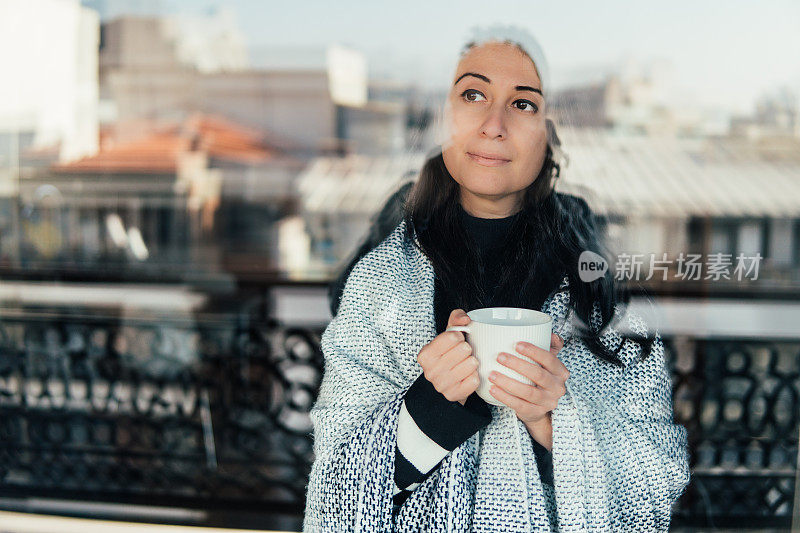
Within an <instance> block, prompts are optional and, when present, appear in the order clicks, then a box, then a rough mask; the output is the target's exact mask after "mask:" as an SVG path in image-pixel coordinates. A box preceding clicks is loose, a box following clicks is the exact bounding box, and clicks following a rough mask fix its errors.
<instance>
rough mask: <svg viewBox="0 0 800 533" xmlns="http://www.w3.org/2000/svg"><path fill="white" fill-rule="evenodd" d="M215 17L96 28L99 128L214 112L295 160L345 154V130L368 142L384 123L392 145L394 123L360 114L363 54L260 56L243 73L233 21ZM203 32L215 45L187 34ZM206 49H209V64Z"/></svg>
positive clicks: (363, 110)
mask: <svg viewBox="0 0 800 533" xmlns="http://www.w3.org/2000/svg"><path fill="white" fill-rule="evenodd" d="M223 15H224V13H223V14H220V15H218V17H219V20H220V21H219V22H216V23H215V22H214V21H215V20H216V19H201V20H199V21H198V20H191V19H177V18H158V17H133V16H122V17H119V18H116V19H113V20H110V21H108V22H106V23H104V24H103V30H102V36H103V38H102V42H101V46H100V86H101V96H102V99H103V102H102V106H103V110H104V119H105V122H108V123H116V124H117V128H119V129H122V128H124V127H126V126H125V125H126V124H128V123H130V122H135V121H136V120H137V119H142V118H145V119H149V120H176V119H181V118H183V117H185V116H187V115H188V114H189V113H192V112H195V111H200V112H207V113H214V114H218V115H222V116H225V117H227V118H229V119H231V120H234V121H236V122H238V123H240V124H243V125H246V126H249V127H254V128H258V129H261V130H265V131H270V132H274V135H275V142H276V143H277V142H282V146H283V148H284V149H287V150H289V149H291V150H294V151H295V152H296V153H298V154H300V155H302V154H309V153H314V152H318V151H331V150H334V151H341V150H344V149H345V148H344V147H343V146H341V140H342V134H343V132H344V131H346V130H349V131H353V132H354V134H356V135H358V134H362V135H364V136H365V137H366V138H369V136H370V134H372V133H374V131H375V125H376V124H387V126H379V129H380V130H381V131H383V130H385V129H387V128H388V130H390V131H391V135H390V136H389V137H390V138H394V137H396V136H397V132H396V130H397V128H396V126H394V125H393V124H395V123H396V122H397V121H398V120H399V119H396V118H395V117H394V116H392V115H393V113H388V114H387V110H386V109H385V106H383V107H381V106H378V107H380V108H379V109H377V108H376V109H373V110H370V109H369V107H364V106H365V105H366V103H367V101H366V84H367V81H366V80H367V76H366V65H365V60H364V58H363V55H362V54H360V53H359V52H356V51H354V50H350V49H347V48H345V47H342V46H330V47H328V48H326V49H323V50H319V51H317V52H318V53H317V54H312V56H313V57H311V60H309V61H306V62H305V63H301V64H295V65H293V66H288V65H284V64H277V65H276V64H270V63H269V61H266V60H265V58H264V57H260V60H259V63H260V66H259V67H258V68H249V67H248V66H247V64H246V63H245V62H244V61H243V60H242V58H241V46H240V43H239V40H238V39H237V38H232V37H230V36H229V33H230V32H229V31H228V26H229V25H230V24H232V22H231V21H230V19H228V18H225V17H224V16H223ZM204 25H205V26H211V27H215V28H217V30H218V31H216V33H213V35H215V36H216V38H215V39H214V38H212V39H207V40H203V37H202V36H203V35H205V32H198V31H196V30H197V28H198V27H199V26H204ZM231 31H232V30H231ZM234 35H235V33H234ZM190 37H192V38H193V39H194V40H191V39H190ZM220 42H221V43H222V46H219V43H220ZM207 49H213V50H214V53H215V54H216V57H215V58H214V59H213V60H212V59H209V56H208V55H207V54H206V53H205V50H207ZM220 49H221V50H220ZM307 55H308V54H307ZM212 57H213V56H212ZM344 107H348V108H351V109H358V110H355V111H353V113H355V114H357V115H358V116H357V117H355V118H353V117H349V118H348V114H349V113H348V111H346V110H345V109H344ZM350 114H352V113H350ZM387 117H388V119H387ZM345 123H347V124H350V127H349V128H348V127H346V126H345V125H344V124H345ZM361 124H363V127H358V126H359V125H361ZM381 137H383V136H381ZM278 139H280V141H279V140H278ZM381 146H383V144H381Z"/></svg>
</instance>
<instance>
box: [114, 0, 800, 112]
mask: <svg viewBox="0 0 800 533" xmlns="http://www.w3.org/2000/svg"><path fill="white" fill-rule="evenodd" d="M136 1H137V0H127V2H128V4H129V5H130V4H134V3H135V2H136ZM139 1H140V2H142V3H143V4H150V5H157V6H158V9H160V10H161V11H162V12H164V13H175V12H184V13H195V14H196V13H201V12H203V11H205V10H208V9H210V8H213V7H214V6H223V7H230V8H231V9H232V10H233V11H234V13H235V15H236V18H237V20H238V22H239V25H240V27H241V29H242V31H243V32H244V34H245V36H246V38H247V41H248V46H249V47H250V48H252V49H259V48H264V47H269V46H304V47H309V46H319V47H324V46H326V45H328V44H333V43H339V44H343V45H348V46H352V47H355V48H357V49H359V50H361V51H362V52H364V54H365V55H366V56H367V58H368V65H369V74H370V77H384V78H386V77H391V78H394V79H399V80H405V81H413V82H415V83H418V84H420V85H422V86H424V87H439V86H442V85H443V83H445V82H446V80H447V79H448V77H449V73H450V72H451V71H452V68H453V66H454V65H455V59H456V57H457V55H456V54H457V52H458V49H459V47H460V45H461V44H462V42H463V39H464V36H465V34H466V31H467V30H468V29H469V28H470V27H471V26H473V25H477V24H486V23H492V22H503V23H513V24H518V25H521V26H523V27H525V28H526V29H528V30H529V31H530V32H531V33H533V35H535V36H536V38H537V39H538V40H539V42H540V43H541V45H542V48H543V49H544V53H545V55H546V56H547V60H548V62H549V64H550V70H551V75H552V81H553V87H554V88H559V87H563V86H567V85H573V84H578V83H588V82H591V81H594V80H597V79H599V78H600V77H602V75H603V74H604V73H606V72H608V71H620V70H623V71H624V70H625V69H628V70H630V69H632V70H633V71H634V72H635V71H636V70H637V69H648V68H650V67H651V66H653V65H660V68H661V70H660V72H662V76H666V77H663V83H664V86H665V87H668V88H669V89H670V92H669V94H670V96H669V98H672V97H674V98H676V99H677V100H678V101H673V102H672V103H673V104H674V105H678V106H679V105H682V101H683V102H689V103H691V104H692V105H695V106H707V107H714V108H719V109H725V110H726V111H728V112H731V113H748V112H750V111H751V110H752V109H753V106H754V103H755V101H756V100H757V99H758V98H759V97H761V96H762V95H764V94H765V93H772V92H774V91H776V90H777V89H778V88H780V87H782V86H788V87H789V88H790V89H791V90H792V91H794V93H795V94H798V95H800V59H799V58H800V31H798V30H799V29H800V0H758V1H756V0H749V1H745V0H724V1H722V0H693V1H687V0H672V1H670V2H653V1H648V2H644V1H633V0H630V1H623V0H605V1H603V2H597V1H589V0H559V1H555V0H551V1H547V2H544V1H539V0H528V1H512V0H506V1H503V0H493V1H492V2H489V1H487V0H483V1H476V0H460V1H431V0H428V1H420V0H405V1H403V2H376V1H365V0H361V1H355V0H337V1H330V0H327V1H322V0H303V1H302V2H277V1H270V0H139Z"/></svg>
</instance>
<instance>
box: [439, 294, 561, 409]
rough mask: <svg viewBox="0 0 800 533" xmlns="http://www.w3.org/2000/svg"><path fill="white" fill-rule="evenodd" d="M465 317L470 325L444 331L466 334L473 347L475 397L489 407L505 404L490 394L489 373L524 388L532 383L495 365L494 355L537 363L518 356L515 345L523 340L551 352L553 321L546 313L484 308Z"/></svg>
mask: <svg viewBox="0 0 800 533" xmlns="http://www.w3.org/2000/svg"><path fill="white" fill-rule="evenodd" d="M467 316H469V318H470V320H471V322H470V323H469V325H467V326H452V327H449V328H447V330H446V331H461V332H463V333H466V335H465V337H466V341H467V342H468V343H469V345H470V346H472V355H473V356H474V357H475V358H476V359H477V360H478V375H479V376H480V379H481V383H480V385H478V390H477V391H476V392H477V393H478V396H480V397H481V398H483V399H484V400H485V401H486V402H487V403H490V404H492V405H505V404H504V403H503V402H501V401H500V400H498V399H496V398H495V397H494V396H492V394H491V393H490V392H489V389H490V388H491V386H492V382H491V381H489V374H490V373H491V372H492V370H494V371H496V372H498V373H501V374H505V375H506V376H509V377H511V378H513V379H516V380H517V381H520V382H522V383H525V384H527V385H531V384H533V382H532V381H531V380H529V379H528V378H526V377H525V376H523V375H522V374H520V373H519V372H516V371H514V370H512V369H510V368H508V367H507V366H503V365H501V364H500V363H498V362H497V356H498V355H499V354H500V352H506V353H509V354H511V355H513V356H515V357H519V358H521V359H523V360H525V361H528V362H533V363H534V364H538V363H536V362H535V361H532V360H531V359H530V358H528V357H526V356H524V355H522V354H520V353H519V352H518V351H517V349H516V348H515V347H514V346H515V345H516V343H517V342H519V341H525V342H529V343H531V344H533V345H535V346H538V347H539V348H542V349H544V350H550V335H551V333H552V330H553V319H552V317H551V316H550V315H548V314H547V313H542V312H541V311H534V310H533V309H524V308H521V307H485V308H483V309H473V310H472V311H470V312H468V313H467Z"/></svg>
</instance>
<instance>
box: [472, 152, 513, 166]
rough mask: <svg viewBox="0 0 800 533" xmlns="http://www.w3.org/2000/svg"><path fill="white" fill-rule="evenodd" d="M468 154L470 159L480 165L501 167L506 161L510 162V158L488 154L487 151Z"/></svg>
mask: <svg viewBox="0 0 800 533" xmlns="http://www.w3.org/2000/svg"><path fill="white" fill-rule="evenodd" d="M467 155H468V156H469V158H470V159H472V160H473V161H475V162H476V163H477V164H479V165H483V166H485V167H499V166H501V165H505V164H506V163H510V162H511V160H510V159H506V158H504V157H501V156H499V155H495V154H488V153H485V152H477V153H476V152H467Z"/></svg>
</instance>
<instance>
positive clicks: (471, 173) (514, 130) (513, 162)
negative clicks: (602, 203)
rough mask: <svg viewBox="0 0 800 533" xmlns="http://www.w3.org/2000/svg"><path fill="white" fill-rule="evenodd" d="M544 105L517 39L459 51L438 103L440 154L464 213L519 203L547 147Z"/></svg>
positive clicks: (489, 213) (498, 212)
mask: <svg viewBox="0 0 800 533" xmlns="http://www.w3.org/2000/svg"><path fill="white" fill-rule="evenodd" d="M544 112H545V107H544V98H543V97H542V94H541V82H540V80H539V75H538V74H537V73H536V68H535V67H534V64H533V61H531V59H530V58H529V57H528V56H527V55H526V54H525V53H524V52H522V51H521V50H520V49H519V48H517V47H516V46H514V45H511V44H506V43H497V42H488V43H484V44H482V45H480V46H476V47H473V48H472V49H470V50H469V51H468V52H467V53H466V54H465V55H464V56H463V57H462V58H461V61H459V63H458V66H457V67H456V74H455V77H454V78H453V85H452V87H451V89H450V92H449V94H448V96H447V102H446V104H445V112H444V120H445V127H446V133H445V135H446V137H445V142H444V143H443V145H442V156H443V158H444V163H445V166H447V170H448V171H449V172H450V175H451V176H453V178H454V179H455V180H456V181H457V182H458V184H459V186H460V191H461V192H460V197H461V205H462V206H463V207H464V209H465V210H466V211H467V212H468V213H470V214H472V215H473V216H479V217H482V218H501V217H505V216H509V215H512V214H514V213H515V212H517V211H518V210H519V209H520V207H521V202H522V197H523V193H524V190H525V188H526V187H528V186H529V185H530V184H531V183H533V181H534V180H535V179H536V176H538V174H539V171H540V170H541V168H542V165H543V164H544V157H545V154H546V152H547V129H546V126H545V114H544ZM481 155H484V156H489V157H491V158H492V159H487V158H483V157H480V156H481Z"/></svg>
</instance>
